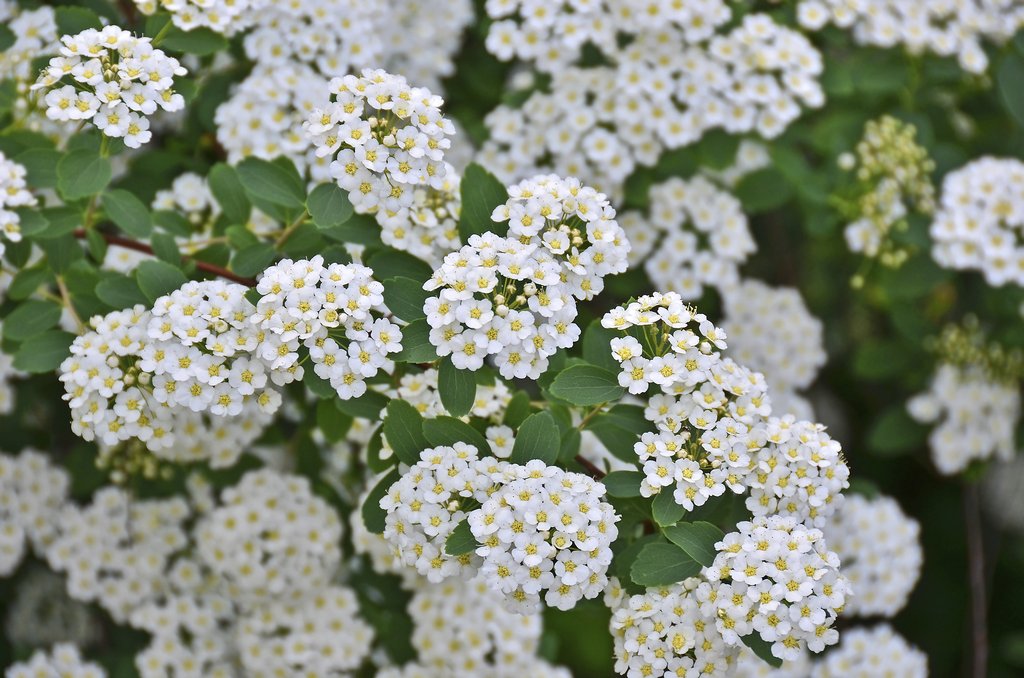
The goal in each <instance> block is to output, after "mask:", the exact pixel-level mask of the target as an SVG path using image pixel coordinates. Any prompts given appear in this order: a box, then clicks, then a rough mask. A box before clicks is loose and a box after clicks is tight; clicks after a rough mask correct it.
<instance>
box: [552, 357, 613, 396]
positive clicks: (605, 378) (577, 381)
mask: <svg viewBox="0 0 1024 678" xmlns="http://www.w3.org/2000/svg"><path fill="white" fill-rule="evenodd" d="M549 390H550V391H551V394H552V395H554V396H556V397H558V398H561V399H562V400H565V401H568V402H570V403H572V404H573V405H600V404H601V403H607V402H611V401H613V400H618V399H619V398H621V397H622V395H623V394H624V393H625V392H626V389H624V388H622V387H621V386H619V381H618V376H617V375H616V374H613V373H612V372H609V371H608V370H605V369H603V368H600V367H596V366H594V365H573V366H571V367H568V368H566V369H565V370H563V371H561V372H559V374H558V376H557V377H555V380H554V381H553V382H552V383H551V387H550V389H549Z"/></svg>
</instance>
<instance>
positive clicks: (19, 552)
mask: <svg viewBox="0 0 1024 678" xmlns="http://www.w3.org/2000/svg"><path fill="white" fill-rule="evenodd" d="M70 484H71V483H70V478H69V477H68V474H67V473H66V472H65V471H64V469H62V468H59V467H56V466H53V465H52V464H51V463H50V460H49V458H48V457H47V456H46V455H44V454H42V453H40V452H36V451H34V450H25V451H23V452H22V453H21V454H19V455H18V456H8V455H6V454H0V576H7V575H10V574H11V573H12V572H14V570H15V568H17V567H18V564H19V563H20V562H21V560H22V557H23V556H24V554H25V551H26V546H27V545H31V546H32V547H33V549H34V550H35V551H36V552H37V553H38V554H40V555H42V554H43V553H44V552H45V549H46V547H47V546H49V544H50V543H51V542H52V541H53V539H54V538H55V536H56V528H57V520H58V517H59V512H60V510H61V509H62V508H63V505H64V503H65V502H66V501H67V497H68V488H69V486H70ZM26 542H27V544H26Z"/></svg>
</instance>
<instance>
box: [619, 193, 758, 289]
mask: <svg viewBox="0 0 1024 678" xmlns="http://www.w3.org/2000/svg"><path fill="white" fill-rule="evenodd" d="M624 223H628V224H629V225H631V228H630V230H627V231H626V234H627V235H628V236H629V241H630V243H633V244H634V246H635V249H634V251H632V252H630V261H631V263H633V264H639V263H640V262H644V270H645V271H647V277H648V278H649V279H650V281H651V283H652V284H653V285H654V287H655V289H658V290H664V291H666V292H677V293H678V294H679V295H680V296H681V297H682V298H683V299H687V300H689V299H699V298H700V297H701V295H702V294H704V288H705V286H707V287H711V288H713V289H717V290H719V291H722V292H726V291H728V290H731V289H732V288H733V287H735V286H736V285H737V284H739V280H740V274H739V266H740V264H742V263H743V262H744V261H746V260H747V257H749V256H750V255H751V254H753V252H754V251H755V250H756V249H757V243H755V242H754V238H753V236H752V235H751V233H750V228H749V225H748V223H747V217H746V215H745V214H744V213H743V208H742V206H741V205H740V201H739V200H737V199H736V198H735V197H733V196H732V195H731V194H729V193H727V192H725V191H723V190H721V189H719V188H718V187H716V186H715V185H714V184H713V183H711V182H710V181H709V180H708V179H705V178H704V177H701V176H697V177H694V178H693V179H690V180H686V179H679V178H673V179H669V180H668V181H665V182H663V183H661V184H656V185H654V186H652V187H651V189H650V217H649V219H648V218H645V217H643V216H637V217H635V218H633V219H631V220H630V221H629V222H624ZM636 243H642V245H637V244H636ZM652 252H653V254H652Z"/></svg>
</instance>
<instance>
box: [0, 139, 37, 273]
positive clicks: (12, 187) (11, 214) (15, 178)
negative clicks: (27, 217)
mask: <svg viewBox="0 0 1024 678" xmlns="http://www.w3.org/2000/svg"><path fill="white" fill-rule="evenodd" d="M26 174H27V170H26V169H25V167H24V165H21V164H19V163H16V162H14V161H13V160H10V159H8V158H7V156H5V155H4V154H3V152H2V151H0V256H3V254H4V250H5V249H6V247H5V245H4V240H8V241H10V242H18V241H20V240H21V227H20V224H21V217H20V216H18V213H17V212H15V211H14V210H13V209H12V208H16V207H27V206H29V205H34V204H36V199H35V197H33V195H32V194H31V193H29V190H28V188H27V184H26V183H25V175H26Z"/></svg>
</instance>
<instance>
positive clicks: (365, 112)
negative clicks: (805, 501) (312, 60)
mask: <svg viewBox="0 0 1024 678" xmlns="http://www.w3.org/2000/svg"><path fill="white" fill-rule="evenodd" d="M329 94H330V102H329V103H327V104H324V105H321V106H319V107H317V108H315V109H314V110H313V111H312V113H310V115H309V118H308V120H307V121H306V122H305V124H304V127H305V129H306V133H307V134H308V135H309V138H310V139H311V140H312V143H313V146H314V147H316V155H317V157H320V158H333V161H332V162H331V165H330V172H331V176H332V177H334V179H335V180H336V181H337V182H338V185H339V186H341V187H342V188H343V189H345V190H346V191H348V193H349V198H350V199H351V201H352V205H353V207H355V209H356V211H357V212H360V213H369V214H379V215H380V216H381V217H384V218H391V217H395V216H396V215H404V218H405V220H407V219H408V211H409V209H410V207H411V206H412V204H413V193H414V191H415V189H416V187H418V186H429V187H431V188H434V189H440V188H441V187H442V186H443V185H444V179H445V174H446V172H447V167H446V165H445V163H444V152H445V150H446V149H447V148H448V147H449V146H450V145H451V139H450V138H449V137H450V136H452V135H453V134H454V133H455V128H454V126H453V125H452V123H451V121H450V120H448V119H447V118H445V117H444V116H443V115H442V114H441V105H442V104H443V103H444V102H443V100H442V99H441V97H439V96H437V95H435V94H432V93H431V92H430V90H428V89H425V88H422V87H410V86H409V84H408V82H406V80H405V78H403V77H402V76H400V75H391V74H390V73H386V72H385V71H382V70H369V69H367V70H364V71H363V73H362V75H361V76H356V75H346V76H344V77H341V78H333V79H332V80H331V82H330V85H329Z"/></svg>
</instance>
